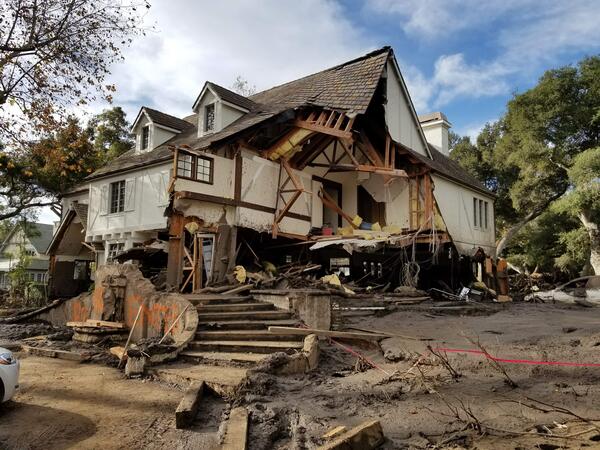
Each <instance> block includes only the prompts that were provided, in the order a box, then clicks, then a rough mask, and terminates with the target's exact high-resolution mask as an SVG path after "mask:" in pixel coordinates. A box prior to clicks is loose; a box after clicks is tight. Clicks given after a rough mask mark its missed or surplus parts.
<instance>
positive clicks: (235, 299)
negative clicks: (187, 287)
mask: <svg viewBox="0 0 600 450" xmlns="http://www.w3.org/2000/svg"><path fill="white" fill-rule="evenodd" d="M183 296H184V297H185V298H186V300H187V301H189V302H190V303H191V304H192V305H195V306H198V305H221V304H227V303H243V302H247V301H251V300H252V296H250V295H218V294H184V295H183Z"/></svg>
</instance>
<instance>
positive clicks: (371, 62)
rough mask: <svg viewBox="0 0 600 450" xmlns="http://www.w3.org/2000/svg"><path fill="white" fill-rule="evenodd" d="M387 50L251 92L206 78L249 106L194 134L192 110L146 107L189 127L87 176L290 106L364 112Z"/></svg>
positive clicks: (166, 155)
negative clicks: (220, 125)
mask: <svg viewBox="0 0 600 450" xmlns="http://www.w3.org/2000/svg"><path fill="white" fill-rule="evenodd" d="M391 54H392V49H391V48H390V47H383V48H381V49H379V50H375V51H373V52H371V53H368V54H366V55H363V56H361V57H360V58H356V59H353V60H351V61H348V62H345V63H343V64H339V65H337V66H335V67H332V68H330V69H326V70H323V71H321V72H318V73H315V74H312V75H308V76H306V77H303V78H300V79H298V80H294V81H290V82H289V83H285V84H282V85H280V86H276V87H274V88H271V89H267V90H265V91H262V92H259V93H257V94H254V95H252V96H250V97H243V96H240V95H239V94H236V93H235V92H232V91H230V90H228V89H225V88H223V87H221V86H219V85H217V84H214V83H211V82H207V84H210V86H211V88H213V89H215V91H217V93H218V95H219V96H220V97H221V98H223V99H224V100H226V101H230V102H232V103H235V104H239V103H241V102H242V101H244V102H246V105H247V106H248V107H250V106H252V107H251V108H248V109H250V112H249V113H247V114H244V115H243V116H242V117H240V118H239V119H237V120H236V121H234V122H233V123H231V124H230V125H228V126H227V127H225V128H224V129H222V130H221V131H218V132H216V133H213V134H209V135H206V136H203V137H198V135H197V128H196V127H194V126H193V125H191V124H190V122H195V120H194V116H188V117H186V118H185V120H184V119H177V118H176V117H173V116H169V115H168V114H164V113H160V112H159V111H155V110H151V109H150V108H146V110H147V111H154V112H156V113H159V114H162V115H163V116H166V117H171V118H173V119H176V120H178V121H180V122H184V123H185V124H186V125H187V126H188V127H187V128H186V129H184V130H183V131H182V132H181V133H180V134H178V135H177V136H174V137H173V138H171V139H169V140H168V141H167V142H165V143H164V144H162V145H160V146H159V147H157V148H155V149H153V150H151V151H149V152H144V153H136V152H135V150H134V149H132V150H130V151H128V152H126V153H124V154H123V155H121V156H120V157H118V158H116V159H114V160H113V161H111V162H109V163H108V164H107V165H105V166H103V167H102V168H100V169H98V170H96V171H95V172H94V173H93V174H91V175H90V176H89V177H88V179H94V178H98V177H101V176H105V175H108V174H111V173H115V172H119V171H122V170H126V169H134V168H138V167H143V166H146V165H148V164H155V163H160V162H162V161H166V160H169V159H170V158H171V151H170V150H169V148H168V147H169V146H170V145H181V144H186V145H189V146H190V147H192V148H196V149H205V148H208V147H210V146H211V145H213V144H215V143H217V142H219V141H222V140H224V139H227V138H230V137H232V136H234V135H235V134H237V133H239V132H242V131H245V130H247V129H249V128H251V127H254V126H257V125H260V124H261V123H263V122H264V121H266V120H268V119H270V118H272V117H274V116H276V115H278V114H281V113H283V112H285V111H287V110H289V109H293V108H297V107H300V106H304V105H317V106H321V107H327V108H332V109H344V110H347V111H351V112H355V113H357V114H359V113H364V112H366V110H367V107H368V106H369V103H370V102H371V99H372V97H373V95H374V93H375V90H376V88H377V84H378V82H379V79H380V78H381V75H382V73H383V70H384V67H385V65H386V62H387V60H388V57H389V56H391ZM234 100H235V101H234ZM240 106H242V105H240ZM243 107H246V106H243ZM152 120H155V119H154V118H153V119H152Z"/></svg>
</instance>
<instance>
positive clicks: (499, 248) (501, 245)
mask: <svg viewBox="0 0 600 450" xmlns="http://www.w3.org/2000/svg"><path fill="white" fill-rule="evenodd" d="M563 194H564V192H561V193H560V194H556V195H553V196H552V197H550V198H549V199H548V200H546V202H544V203H543V204H541V205H540V206H539V207H538V208H536V209H534V210H533V211H531V212H530V213H529V214H527V215H526V216H525V217H523V219H521V220H520V221H518V222H517V223H515V224H514V225H513V226H511V227H510V228H509V229H508V230H506V232H505V233H504V235H503V236H502V237H501V238H500V240H499V241H498V243H497V244H496V258H500V256H502V252H503V251H504V249H505V248H506V247H507V245H508V244H509V243H510V241H512V239H513V238H514V237H515V236H516V235H517V233H518V232H519V231H521V228H523V227H524V226H525V225H527V224H528V223H529V222H531V221H532V220H533V219H536V218H537V217H538V216H540V215H541V214H542V213H543V212H544V211H546V209H548V206H550V204H551V203H552V202H553V201H554V200H557V199H559V198H560V197H561V196H562V195H563Z"/></svg>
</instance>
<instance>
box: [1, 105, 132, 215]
mask: <svg viewBox="0 0 600 450" xmlns="http://www.w3.org/2000/svg"><path fill="white" fill-rule="evenodd" d="M128 130H129V124H128V123H127V121H126V120H125V114H124V113H123V111H122V110H121V109H120V108H113V109H110V110H107V111H104V112H103V113H101V114H99V115H98V116H95V117H93V118H92V119H91V120H90V123H89V125H88V126H87V127H83V126H82V125H81V123H80V122H79V120H78V119H77V118H75V117H69V118H67V120H66V122H65V124H64V125H63V126H60V127H58V128H57V129H56V130H54V131H53V132H49V133H45V135H44V136H43V137H42V138H41V139H39V140H38V141H35V142H31V143H27V144H24V145H22V146H20V147H19V148H18V149H17V150H14V151H12V152H10V153H9V152H1V151H0V205H1V206H0V221H4V220H7V219H11V218H16V217H19V216H22V215H24V214H27V212H28V211H31V210H32V209H33V208H37V207H41V206H50V207H57V206H58V205H59V202H58V197H59V196H60V194H62V193H63V192H65V191H67V190H68V189H70V188H72V187H73V186H75V185H77V184H78V183H80V182H81V181H83V179H84V178H85V177H87V176H88V175H89V174H90V173H92V172H93V171H94V170H96V169H97V168H99V167H101V166H103V165H104V164H106V163H107V162H108V161H110V160H111V159H113V158H114V157H117V156H119V155H120V154H122V153H123V152H124V151H125V150H126V149H128V148H130V146H131V145H132V144H133V142H132V141H131V140H128V139H129V137H128V133H129V131H128ZM92 138H93V142H92Z"/></svg>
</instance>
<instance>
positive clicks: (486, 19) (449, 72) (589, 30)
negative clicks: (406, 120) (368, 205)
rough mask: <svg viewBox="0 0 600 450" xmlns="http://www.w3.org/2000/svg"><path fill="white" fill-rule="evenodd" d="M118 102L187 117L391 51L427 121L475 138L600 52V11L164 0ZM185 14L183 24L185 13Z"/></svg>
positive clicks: (121, 70) (121, 69) (475, 2)
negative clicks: (214, 90)
mask: <svg viewBox="0 0 600 450" xmlns="http://www.w3.org/2000/svg"><path fill="white" fill-rule="evenodd" d="M152 3H153V6H152V8H151V10H150V13H149V14H148V16H147V23H148V24H154V25H155V28H156V29H155V31H153V32H150V33H149V34H148V36H147V37H145V38H143V39H140V40H138V41H137V42H136V43H135V44H134V46H133V47H132V48H130V49H128V50H127V51H126V59H125V62H124V63H123V64H120V65H118V66H116V67H114V68H113V70H114V72H113V76H112V81H114V82H115V83H116V85H117V88H118V92H117V95H116V103H117V104H121V105H123V106H124V107H125V108H126V110H127V111H128V113H129V116H130V118H133V117H134V116H135V113H136V112H137V110H138V109H139V107H140V106H142V105H148V106H153V107H155V108H157V109H160V110H164V111H165V112H169V113H172V114H177V115H184V114H188V113H189V112H190V110H191V105H192V103H193V100H194V98H195V97H196V95H197V94H198V92H199V90H200V88H201V87H202V84H203V83H204V81H205V80H207V79H208V80H211V81H214V82H216V83H220V84H222V85H223V86H225V87H229V86H231V84H232V82H233V80H234V79H235V78H236V76H237V75H242V76H243V77H244V78H246V79H247V80H249V81H250V83H251V84H254V85H256V87H257V88H258V89H259V90H260V89H266V88H268V87H270V86H272V85H275V84H278V83H282V82H285V81H289V80H291V79H294V78H297V77H300V76H302V75H306V74H308V73H311V72H314V71H316V70H320V69H323V68H326V67H329V66H331V65H334V64H336V63H339V62H342V61H344V60H347V59H351V58H353V57H356V56H359V55H361V54H363V53H366V52H367V51H369V50H372V49H375V48H378V47H381V46H383V45H391V46H392V47H393V48H394V50H395V53H396V56H397V58H398V60H399V63H400V67H401V69H402V71H403V73H404V76H405V79H406V81H407V83H408V86H409V90H410V91H411V95H412V98H413V102H414V103H415V105H416V108H417V110H418V113H420V114H421V113H426V112H430V111H434V110H441V111H443V112H444V113H446V115H447V116H448V117H449V119H450V121H451V122H452V124H453V125H454V130H455V131H457V132H459V133H461V134H469V135H476V134H477V131H478V130H479V129H480V128H481V127H482V125H483V124H484V123H485V122H486V121H490V120H495V119H496V118H498V117H499V116H500V115H501V114H502V112H503V110H504V107H505V105H506V102H507V100H508V99H509V98H510V97H511V95H512V94H513V93H515V92H522V91H523V90H526V89H527V88H529V87H531V86H532V85H534V84H535V82H536V80H537V79H538V78H539V76H540V75H541V74H542V73H543V72H544V70H546V69H549V68H554V67H559V66H562V65H566V64H574V63H576V62H577V61H578V60H580V59H581V58H582V57H584V56H586V55H593V54H597V53H599V52H600V32H598V24H600V1H599V0H570V1H564V0H560V1H558V0H542V1H540V0H536V1H533V0H503V1H501V2H500V1H498V2H496V1H481V0H460V1H459V0H443V1H438V0H345V1H344V0H302V1H297V0H295V1H292V0H256V1H252V2H249V1H247V0H221V1H219V2H208V1H196V0H170V1H168V2H165V1H161V2H159V1H158V0H155V1H154V2H152ZM182 11H184V12H185V14H182Z"/></svg>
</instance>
